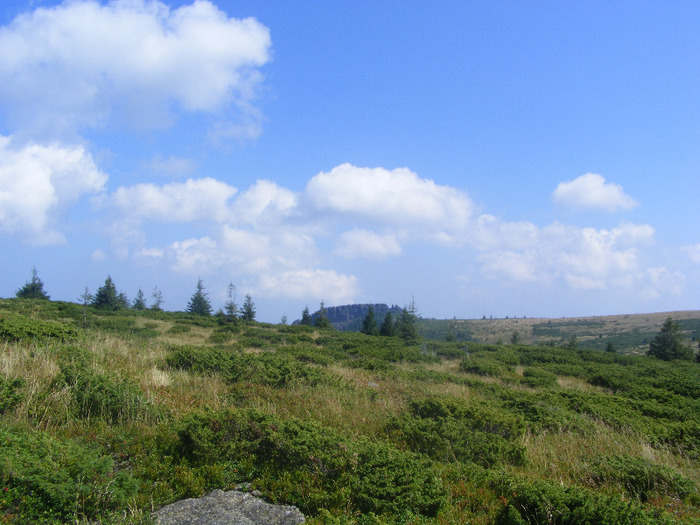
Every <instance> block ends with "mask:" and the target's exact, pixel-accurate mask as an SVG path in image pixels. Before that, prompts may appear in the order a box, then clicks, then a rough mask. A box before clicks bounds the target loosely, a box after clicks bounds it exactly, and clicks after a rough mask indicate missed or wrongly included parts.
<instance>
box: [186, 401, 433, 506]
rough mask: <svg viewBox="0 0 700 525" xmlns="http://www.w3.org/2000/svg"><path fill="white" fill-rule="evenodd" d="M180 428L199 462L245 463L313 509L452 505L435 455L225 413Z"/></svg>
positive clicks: (269, 485) (308, 425)
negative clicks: (423, 456)
mask: <svg viewBox="0 0 700 525" xmlns="http://www.w3.org/2000/svg"><path fill="white" fill-rule="evenodd" d="M178 433H179V437H180V441H179V442H180V444H179V446H178V448H177V454H178V455H179V456H180V457H181V458H183V459H184V460H186V461H188V462H189V463H190V464H191V465H193V466H195V467H196V466H202V465H209V466H211V465H224V464H231V463H234V464H237V465H238V467H239V468H238V469H240V470H241V471H242V472H244V477H245V478H247V479H248V480H249V481H252V482H253V484H254V486H257V487H258V488H260V489H261V490H263V491H264V492H265V493H266V494H268V495H269V496H270V497H271V498H272V499H273V500H280V501H285V502H288V503H291V504H294V505H297V506H299V507H300V508H301V509H302V511H303V512H305V513H311V514H313V513H316V512H318V511H319V509H322V508H325V509H329V510H334V509H335V510H343V511H344V510H348V509H350V510H357V511H360V512H363V513H370V512H374V513H377V514H399V513H401V512H403V511H405V510H410V511H412V512H416V513H421V514H425V515H429V516H432V515H435V514H436V513H437V511H438V510H439V509H440V508H441V507H442V505H443V504H444V502H445V498H446V493H445V490H444V488H443V486H442V484H441V481H440V478H439V476H438V473H437V471H436V470H435V468H434V466H433V465H432V464H431V463H430V462H428V461H427V460H425V459H421V458H420V457H419V456H416V455H414V454H412V453H409V452H402V451H399V450H397V449H395V448H393V447H391V446H390V445H387V444H384V443H381V442H376V441H370V440H368V439H364V438H360V439H355V440H350V439H348V438H346V437H344V436H342V435H340V434H338V433H337V432H336V431H334V430H331V429H329V428H327V427H324V426H322V425H320V424H318V423H315V422H312V421H300V420H298V419H295V418H291V419H289V420H280V419H278V418H276V417H274V416H270V415H266V414H263V413H261V412H259V411H256V410H242V411H232V410H222V411H218V412H214V413H206V414H205V413H198V414H192V415H190V416H188V417H186V418H185V419H184V420H183V422H182V424H181V425H180V427H179V431H178ZM238 469H237V470H238Z"/></svg>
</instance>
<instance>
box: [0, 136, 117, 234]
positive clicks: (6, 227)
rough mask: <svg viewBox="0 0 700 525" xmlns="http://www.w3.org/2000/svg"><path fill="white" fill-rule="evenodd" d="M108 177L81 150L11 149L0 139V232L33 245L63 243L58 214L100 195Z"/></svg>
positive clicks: (34, 146)
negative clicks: (57, 227)
mask: <svg viewBox="0 0 700 525" xmlns="http://www.w3.org/2000/svg"><path fill="white" fill-rule="evenodd" d="M106 182H107V175H105V174H104V173H102V172H101V171H100V170H98V169H97V166H96V165H95V162H94V161H93V159H92V157H91V156H90V154H89V153H87V152H86V151H85V150H84V149H83V148H82V147H81V146H60V145H50V146H42V145H38V144H29V145H26V146H24V147H21V148H17V149H15V148H13V147H12V145H11V139H10V138H9V137H2V136H0V231H2V232H4V233H8V234H19V235H25V236H26V237H27V240H28V241H29V242H32V243H36V244H54V243H60V242H63V241H64V238H63V235H62V234H61V233H60V232H59V231H58V230H57V229H56V228H55V226H56V222H57V220H58V218H59V216H60V212H61V211H62V210H63V209H65V208H66V207H68V206H71V205H73V204H75V203H76V202H77V201H78V200H79V199H80V197H81V196H83V195H85V194H90V193H97V192H100V191H102V190H103V188H104V185H105V183H106Z"/></svg>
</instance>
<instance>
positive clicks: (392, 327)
mask: <svg viewBox="0 0 700 525" xmlns="http://www.w3.org/2000/svg"><path fill="white" fill-rule="evenodd" d="M379 335H382V336H384V337H394V336H395V335H396V323H394V316H393V315H391V310H389V311H388V312H387V313H386V315H385V316H384V320H383V321H382V325H381V326H380V327H379Z"/></svg>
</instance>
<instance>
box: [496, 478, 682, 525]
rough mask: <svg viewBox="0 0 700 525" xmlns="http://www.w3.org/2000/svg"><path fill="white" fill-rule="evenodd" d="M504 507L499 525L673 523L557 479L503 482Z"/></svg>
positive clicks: (633, 504)
mask: <svg viewBox="0 0 700 525" xmlns="http://www.w3.org/2000/svg"><path fill="white" fill-rule="evenodd" d="M498 485H500V487H499V488H500V492H501V498H502V502H503V507H502V508H501V510H500V511H499V513H498V516H497V517H496V520H495V523H496V525H532V524H541V525H593V524H595V525H672V524H673V523H674V520H673V519H672V518H671V517H670V516H668V515H667V514H665V513H663V512H661V511H657V512H652V511H648V510H647V509H645V508H644V507H642V506H641V505H640V504H639V503H637V502H634V501H631V502H626V501H623V500H621V499H619V498H615V497H612V496H606V495H603V494H600V493H597V492H593V491H590V490H585V489H580V488H577V487H565V486H563V485H561V484H559V483H556V482H553V481H536V482H532V483H527V482H520V483H508V482H503V481H501V482H499V483H498Z"/></svg>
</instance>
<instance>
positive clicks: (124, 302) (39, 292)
mask: <svg viewBox="0 0 700 525" xmlns="http://www.w3.org/2000/svg"><path fill="white" fill-rule="evenodd" d="M227 293H228V300H227V301H226V304H225V305H224V308H223V309H220V310H219V311H218V312H217V313H216V315H219V316H225V317H226V318H227V320H230V321H237V320H241V321H254V320H255V303H254V302H253V299H252V297H251V296H250V295H249V294H246V296H245V300H244V301H243V304H242V305H241V306H240V307H239V305H238V304H237V303H236V287H235V285H234V284H233V283H229V285H228V289H227ZM15 297H17V298H19V299H40V300H46V301H49V300H50V299H51V298H50V296H49V295H48V294H47V293H46V291H45V289H44V283H43V282H42V280H41V279H40V278H39V273H38V271H37V269H36V268H32V279H31V281H28V282H27V283H25V284H24V286H22V287H21V288H20V289H18V290H17V291H16V292H15ZM151 299H152V301H151V304H150V305H148V304H147V303H146V294H145V293H144V291H143V289H141V288H139V289H138V291H137V292H136V296H135V297H134V299H133V301H130V300H129V298H128V297H127V295H126V294H125V293H124V292H121V291H119V292H118V291H117V286H116V284H115V283H114V280H113V279H112V277H111V275H108V276H107V279H105V282H104V284H103V285H102V286H100V287H99V288H98V289H97V291H96V292H95V293H94V294H93V293H91V292H90V289H89V288H88V287H87V286H86V287H85V290H84V291H83V293H82V294H81V295H80V296H79V297H78V300H79V301H80V303H81V304H83V305H84V306H85V307H87V306H88V305H90V306H93V307H95V308H97V309H98V310H106V311H116V310H125V309H131V310H153V311H162V310H163V292H161V290H160V289H159V288H158V286H156V287H155V288H154V289H153V292H152V293H151ZM185 311H186V312H187V313H190V314H192V315H202V316H211V315H213V309H212V306H211V301H210V300H209V294H208V293H207V292H206V290H205V288H204V281H203V280H202V279H201V278H200V279H198V280H197V286H196V287H195V291H194V293H193V294H192V297H191V298H190V300H189V302H188V303H187V308H186V309H185Z"/></svg>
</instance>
